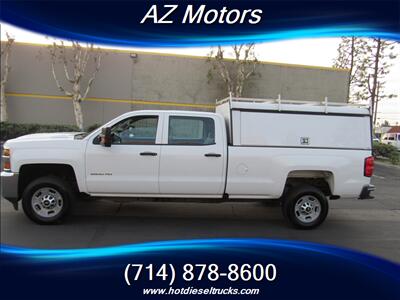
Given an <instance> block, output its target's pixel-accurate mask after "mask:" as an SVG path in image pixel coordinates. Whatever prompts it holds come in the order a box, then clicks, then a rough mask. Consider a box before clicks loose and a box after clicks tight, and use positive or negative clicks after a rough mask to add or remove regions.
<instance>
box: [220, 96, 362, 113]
mask: <svg viewBox="0 0 400 300" xmlns="http://www.w3.org/2000/svg"><path fill="white" fill-rule="evenodd" d="M226 102H231V103H232V102H242V103H243V102H245V103H270V104H278V107H279V110H280V105H281V104H294V105H309V106H324V107H326V108H327V107H330V106H335V107H340V106H344V107H360V108H369V106H368V105H364V104H356V103H344V102H329V101H328V97H325V99H324V100H323V101H304V100H287V99H281V95H278V98H277V99H271V98H266V99H262V98H244V97H240V98H239V97H232V96H229V97H226V98H224V99H221V100H217V101H216V105H221V104H224V103H226Z"/></svg>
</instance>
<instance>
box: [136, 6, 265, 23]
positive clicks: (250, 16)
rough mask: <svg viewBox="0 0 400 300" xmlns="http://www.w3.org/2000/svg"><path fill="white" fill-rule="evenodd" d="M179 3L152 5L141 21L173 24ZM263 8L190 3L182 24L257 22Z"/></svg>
mask: <svg viewBox="0 0 400 300" xmlns="http://www.w3.org/2000/svg"><path fill="white" fill-rule="evenodd" d="M178 7H179V5H177V4H166V5H163V6H162V7H161V5H160V7H159V6H157V5H155V4H154V5H152V6H151V7H150V9H149V10H148V11H147V13H146V15H145V16H144V17H143V19H142V20H141V21H140V23H141V24H143V23H145V22H152V23H154V24H173V23H174V20H173V15H174V13H176V10H177V9H178ZM262 12H263V11H262V10H261V9H245V10H239V9H228V8H226V7H225V6H224V7H223V8H222V9H220V10H217V9H207V8H206V5H204V4H203V5H200V6H199V7H198V8H197V9H196V8H194V7H193V5H188V6H187V7H186V10H185V14H184V15H183V18H182V22H181V23H182V24H185V23H188V24H193V23H197V24H200V23H203V22H204V23H205V24H213V23H219V24H236V23H240V24H243V23H248V24H257V23H259V22H260V21H261V15H262Z"/></svg>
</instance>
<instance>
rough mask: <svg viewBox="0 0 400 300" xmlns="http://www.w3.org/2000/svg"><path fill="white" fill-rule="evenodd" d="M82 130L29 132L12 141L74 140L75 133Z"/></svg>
mask: <svg viewBox="0 0 400 300" xmlns="http://www.w3.org/2000/svg"><path fill="white" fill-rule="evenodd" d="M79 133H81V132H57V133H34V134H27V135H23V136H20V137H17V138H15V139H13V140H12V141H16V142H17V141H28V140H34V141H38V140H46V141H48V140H73V139H74V137H75V135H77V134H79Z"/></svg>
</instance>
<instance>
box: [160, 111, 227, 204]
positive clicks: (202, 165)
mask: <svg viewBox="0 0 400 300" xmlns="http://www.w3.org/2000/svg"><path fill="white" fill-rule="evenodd" d="M215 124H219V122H216V120H215V116H211V115H210V116H204V117H203V116H185V115H183V114H182V115H179V113H176V114H173V113H171V114H169V115H168V117H166V118H165V120H164V132H165V135H164V137H163V145H162V146H161V161H160V177H159V183H160V192H161V193H162V194H169V195H191V196H196V195H199V196H200V195H201V196H207V195H208V196H210V197H212V196H221V195H222V193H223V190H224V170H225V160H224V159H225V151H224V150H225V149H224V146H223V145H224V143H223V135H222V133H221V132H222V130H223V129H224V128H218V130H216V128H215V127H216V125H215ZM216 133H217V134H216Z"/></svg>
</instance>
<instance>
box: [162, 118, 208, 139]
mask: <svg viewBox="0 0 400 300" xmlns="http://www.w3.org/2000/svg"><path fill="white" fill-rule="evenodd" d="M214 143H215V128H214V120H213V119H211V118H203V117H178V116H175V117H170V118H169V127H168V144H171V145H211V144H214Z"/></svg>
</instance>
